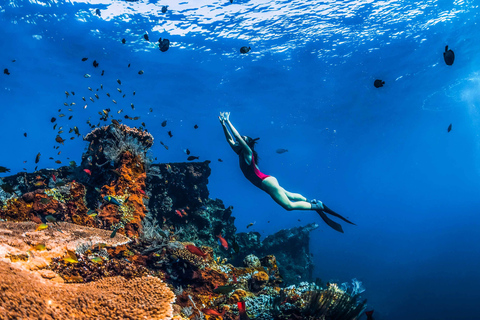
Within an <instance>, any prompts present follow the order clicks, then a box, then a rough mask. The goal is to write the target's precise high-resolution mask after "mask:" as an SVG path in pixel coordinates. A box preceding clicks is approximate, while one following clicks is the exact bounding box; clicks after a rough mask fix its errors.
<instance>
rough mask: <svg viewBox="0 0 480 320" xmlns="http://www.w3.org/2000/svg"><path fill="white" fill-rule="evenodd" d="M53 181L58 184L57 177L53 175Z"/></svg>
mask: <svg viewBox="0 0 480 320" xmlns="http://www.w3.org/2000/svg"><path fill="white" fill-rule="evenodd" d="M52 180H53V182H57V177H55V175H54V174H53V173H52Z"/></svg>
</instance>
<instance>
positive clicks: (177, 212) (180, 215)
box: [175, 209, 183, 218]
mask: <svg viewBox="0 0 480 320" xmlns="http://www.w3.org/2000/svg"><path fill="white" fill-rule="evenodd" d="M175 213H176V214H177V215H178V216H179V217H180V218H183V215H182V211H180V210H178V209H177V210H175Z"/></svg>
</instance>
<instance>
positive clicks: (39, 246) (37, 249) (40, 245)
mask: <svg viewBox="0 0 480 320" xmlns="http://www.w3.org/2000/svg"><path fill="white" fill-rule="evenodd" d="M32 249H33V250H36V251H43V250H46V249H47V247H45V245H44V244H43V243H39V244H37V245H36V246H34V247H32Z"/></svg>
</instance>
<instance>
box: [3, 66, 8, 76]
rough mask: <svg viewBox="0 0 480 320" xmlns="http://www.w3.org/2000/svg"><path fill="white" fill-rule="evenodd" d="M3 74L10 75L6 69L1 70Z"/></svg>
mask: <svg viewBox="0 0 480 320" xmlns="http://www.w3.org/2000/svg"><path fill="white" fill-rule="evenodd" d="M3 73H4V74H6V75H7V76H8V75H10V72H9V71H8V69H7V68H5V69H3Z"/></svg>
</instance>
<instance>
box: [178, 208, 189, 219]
mask: <svg viewBox="0 0 480 320" xmlns="http://www.w3.org/2000/svg"><path fill="white" fill-rule="evenodd" d="M180 211H181V212H182V214H183V216H184V217H185V216H188V214H187V213H186V212H185V209H182V210H180Z"/></svg>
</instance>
